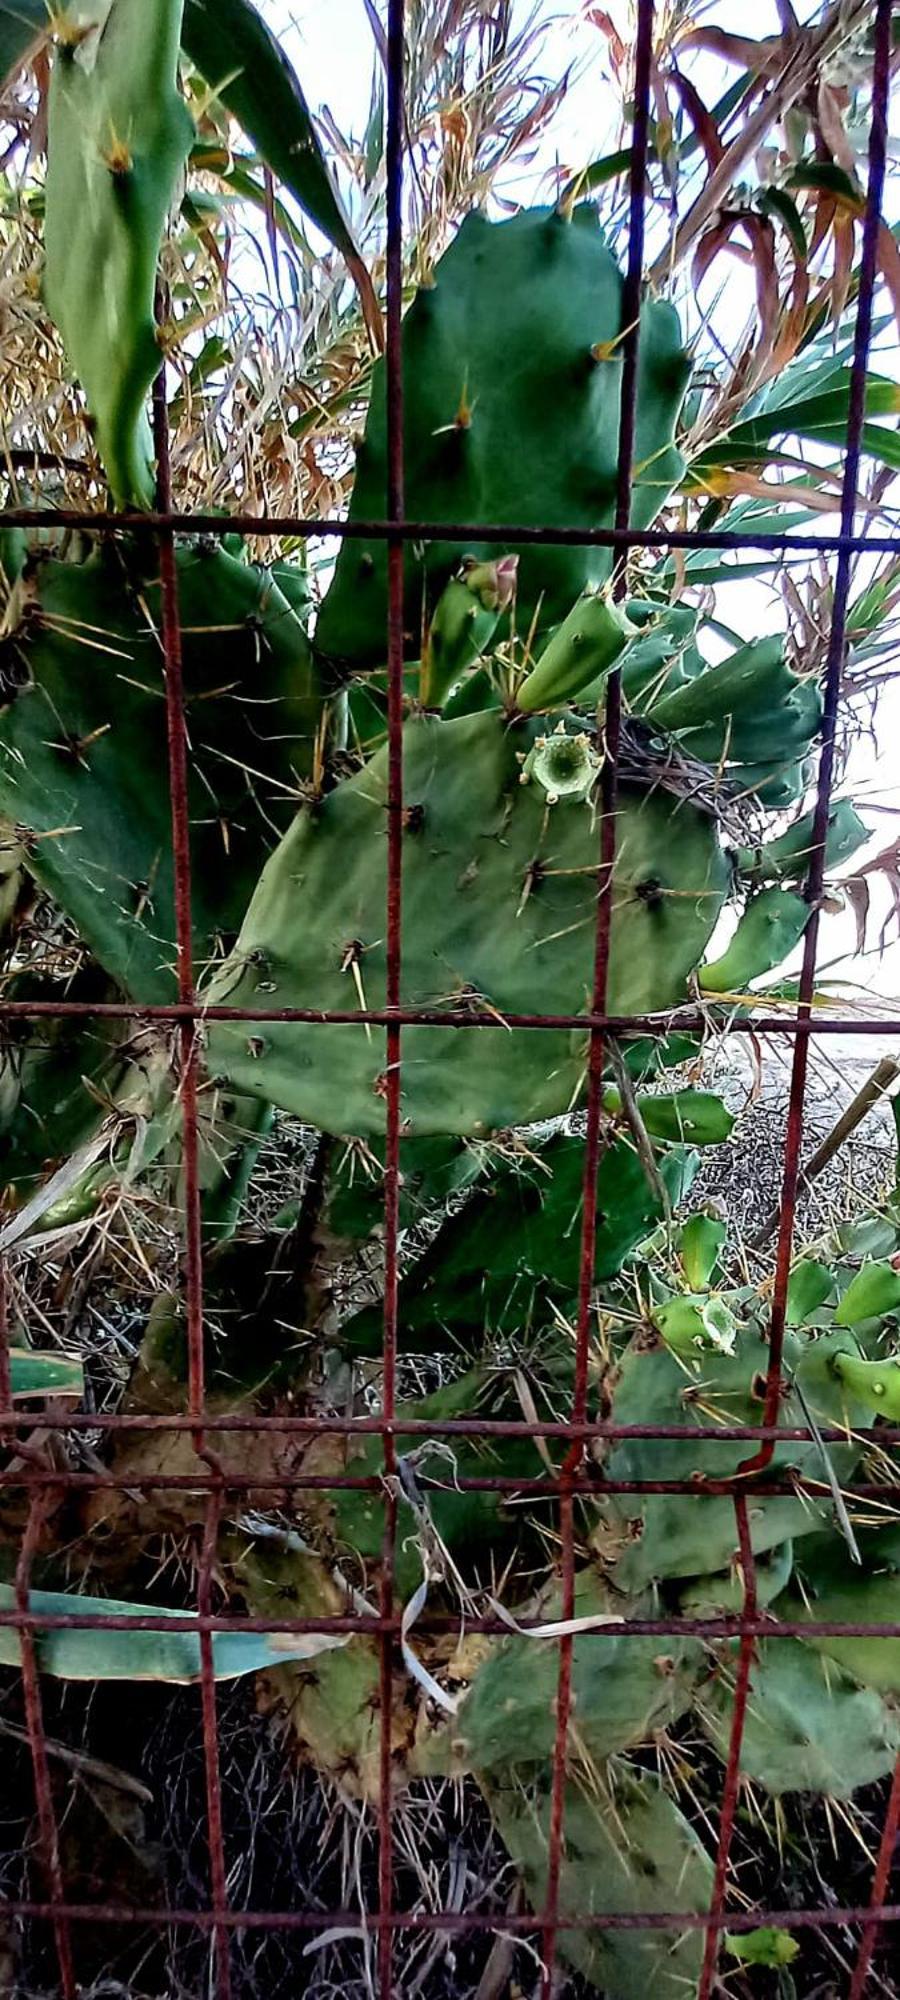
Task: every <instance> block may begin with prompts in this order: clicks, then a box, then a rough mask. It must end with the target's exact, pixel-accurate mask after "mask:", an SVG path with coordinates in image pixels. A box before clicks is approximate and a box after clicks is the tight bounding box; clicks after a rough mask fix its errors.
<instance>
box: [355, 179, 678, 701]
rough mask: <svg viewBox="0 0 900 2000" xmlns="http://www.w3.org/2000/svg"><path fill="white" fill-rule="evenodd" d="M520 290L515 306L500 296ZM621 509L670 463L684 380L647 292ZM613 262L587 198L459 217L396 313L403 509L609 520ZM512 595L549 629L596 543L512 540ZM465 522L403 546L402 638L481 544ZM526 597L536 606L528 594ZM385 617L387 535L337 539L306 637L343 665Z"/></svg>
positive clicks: (365, 481)
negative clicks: (429, 276) (464, 534)
mask: <svg viewBox="0 0 900 2000" xmlns="http://www.w3.org/2000/svg"><path fill="white" fill-rule="evenodd" d="M514 300H519V301H521V310H516V308H515V306H514V304H513V301H514ZM641 329H642V340H641V358H640V371H639V373H640V379H639V395H638V417H637V434H636V438H635V451H634V484H633V487H632V522H633V524H634V525H635V526H637V527H641V526H646V525H647V524H648V523H649V522H650V521H651V520H652V519H653V517H654V515H655V514H656V513H658V511H659V508H660V507H661V506H662V504H663V502H664V500H665V499H666V497H667V495H668V493H669V491H670V490H671V488H672V486H673V485H674V483H675V481H676V480H677V479H678V477H679V474H680V471H681V468H682V462H683V461H682V459H681V456H680V454H679V453H678V451H677V450H676V449H675V447H674V445H673V441H672V440H673V433H674V428H675V424H676V422H677V418H678V413H679V410H680V408H681V403H682V398H683V395H684V389H685V384H686V379H687V358H686V356H685V354H684V350H683V348H682V344H681V334H680V329H679V325H678V319H677V316H676V314H675V313H674V312H673V310H672V308H671V307H670V306H668V305H664V304H651V305H647V306H645V307H644V309H643V312H642V317H641ZM621 332H622V278H621V274H620V272H619V270H618V267H617V265H616V263H615V261H614V259H613V257H612V256H611V255H610V252H609V250H608V249H607V248H606V246H605V244H604V242H603V239H602V235H601V232H600V230H599V227H598V223H597V217H596V214H595V211H594V210H593V208H591V207H589V206H585V207H582V208H578V209H576V210H575V212H574V214H573V215H572V217H571V220H569V219H567V218H566V217H565V216H564V215H563V214H561V213H560V212H559V211H557V210H555V209H530V210H524V211H523V212H522V213H521V214H519V215H516V216H513V217H512V218H511V219H510V220H509V221H505V222H501V223H491V222H488V221H487V219H486V218H485V217H484V216H482V215H478V214H472V215H470V216H468V217H467V218H466V220H465V222H464V223H463V225H462V227H461V229H460V230H459V232H458V234H457V236H456V238H455V240H454V242H453V243H452V245H451V247H450V249H449V250H448V251H447V252H446V254H445V256H444V257H442V258H441V260H440V263H439V264H438V266H437V270H436V272H435V275H434V282H433V283H432V284H431V285H430V286H428V287H427V288H425V289H423V290H421V291H419V292H418V293H417V295H416V298H415V300H414V302H413V305H412V306H411V308H410V310H409V312H408V313H407V315H406V318H405V320H404V327H403V363H404V385H405V413H406V414H405V423H406V437H405V444H406V452H405V458H406V511H407V515H408V517H409V518H410V519H411V520H422V521H433V522H441V521H446V522H462V523H468V522H472V523H473V524H476V523H477V524H479V525H481V524H484V525H485V526H490V525H502V524H504V523H506V522H510V523H519V522H521V523H522V524H523V525H525V524H528V525H530V524H532V523H540V524H544V523H546V524H550V525H552V526H554V527H559V526H563V527H567V528H574V527H578V526H579V525H583V526H584V527H590V528H597V527H603V526H611V525H612V522H613V518H614V513H615V494H616V465H617V454H618V436H619V398H620V388H621V374H622V360H621V346H620V345H619V340H620V335H621ZM386 469H387V459H386V411H385V376H384V371H383V368H382V367H381V366H380V365H379V366H378V367H377V368H376V370H375V375H374V380H373V385H372V396H371V402H370V406H369V415H368V421H367V425H366V435H365V441H364V443H363V445H362V446H361V448H360V451H359V454H358V457H357V466H356V480H355V484H354V489H353V499H352V503H351V508H350V518H351V520H352V521H366V520H373V519H377V518H378V517H379V516H380V515H383V513H384V504H385V492H386ZM516 552H517V553H518V555H519V587H518V599H517V606H516V624H517V629H518V631H519V632H520V633H521V634H522V635H523V636H525V635H527V634H528V632H529V630H530V628H531V624H532V620H533V619H534V618H535V616H536V615H537V618H538V629H539V631H540V632H542V633H543V632H546V631H547V630H548V628H549V627H550V626H552V625H555V624H556V623H558V621H559V620H560V619H561V618H564V617H565V615H566V613H567V612H568V611H569V610H570V607H571V606H572V604H573V603H574V601H575V599H576V598H577V597H578V595H579V592H580V591H581V590H583V589H584V588H585V586H586V585H588V584H590V583H594V584H596V583H601V582H603V581H604V580H605V578H606V577H607V576H608V575H609V568H610V556H609V551H608V550H601V549H596V548H595V549H585V548H582V549H578V548H572V549H562V548H556V549H551V548H522V549H519V550H518V551H516V550H515V547H514V545H513V547H512V548H511V549H510V550H508V551H507V553H516ZM495 553H496V549H495V548H492V547H491V546H490V545H489V544H486V543H480V542H479V540H478V537H477V534H476V535H475V537H474V538H473V540H472V542H471V543H470V544H467V545H466V547H465V548H464V549H461V548H460V546H459V544H458V543H447V542H441V541H431V542H428V543H426V544H425V545H424V547H423V548H421V549H419V548H417V547H416V546H413V547H409V548H408V549H407V559H406V627H407V639H408V648H409V651H410V653H411V655H412V656H413V657H416V658H418V656H419V651H420V647H421V634H422V631H423V626H425V625H427V621H428V617H429V614H430V611H431V609H432V608H433V606H434V604H435V603H436V601H437V598H438V597H439V595H440V592H441V590H442V589H443V587H444V585H445V584H446V582H447V581H448V579H449V578H450V576H451V575H452V574H453V572H454V571H455V569H456V567H457V565H458V563H459V559H460V556H461V555H463V554H471V555H475V556H481V557H483V558H485V559H489V558H490V557H491V556H492V555H494V554H495ZM538 607H539V608H538ZM386 630H387V557H386V550H385V544H384V542H383V541H373V542H367V541H347V542H345V543H342V545H341V551H340V555H339V557H338V562H337V567H336V571H335V576H334V581H333V583H332V586H331V589H330V590H329V592H328V595H327V597H326V599H325V603H324V605H323V607H322V613H321V616H320V618H319V621H318V625H317V629H316V645H317V647H318V648H319V649H320V650H321V652H322V653H323V654H325V655H326V656H327V658H328V659H329V661H333V662H335V663H337V664H339V665H340V666H342V667H344V668H357V669H358V668H362V667H378V666H379V665H380V664H381V663H382V662H383V660H384V657H385V647H386V637H385V635H386Z"/></svg>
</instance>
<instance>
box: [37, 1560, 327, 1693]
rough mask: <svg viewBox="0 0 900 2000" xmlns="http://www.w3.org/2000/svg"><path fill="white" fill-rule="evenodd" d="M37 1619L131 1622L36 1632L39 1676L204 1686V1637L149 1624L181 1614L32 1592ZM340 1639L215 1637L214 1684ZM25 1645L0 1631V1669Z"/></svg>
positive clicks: (314, 1635)
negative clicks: (130, 1624) (128, 1620)
mask: <svg viewBox="0 0 900 2000" xmlns="http://www.w3.org/2000/svg"><path fill="white" fill-rule="evenodd" d="M15 1609H16V1593H15V1591H14V1589H13V1588H12V1585H11V1584H0V1613H2V1614H6V1616H8V1615H9V1613H11V1612H14V1611H15ZM28 1610H29V1613H30V1615H31V1616H32V1617H34V1618H36V1619H40V1618H42V1617H43V1618H72V1617H78V1616H79V1615H80V1616H81V1617H83V1618H84V1619H85V1620H88V1619H97V1618H133V1619H134V1620H135V1628H134V1629H133V1630H131V1631H129V1630H127V1629H122V1628H119V1627H116V1628H114V1629H113V1630H110V1629H109V1627H108V1626H102V1625H91V1624H87V1623H85V1624H84V1625H66V1626H51V1627H49V1628H47V1627H44V1628H42V1627H41V1626H40V1625H37V1626H35V1627H33V1628H32V1630H33V1631H34V1634H35V1645H36V1648H37V1657H38V1666H39V1667H40V1669H41V1671H42V1673H45V1674H54V1675H55V1676H56V1677H57V1679H59V1680H67V1681H176V1682H181V1683H184V1684H185V1685H187V1684H188V1683H190V1682H191V1681H198V1680H199V1679H200V1634H199V1632H198V1631H194V1630H191V1629H190V1627H189V1626H183V1627H182V1629H180V1630H179V1629H176V1630H174V1631H167V1630H165V1629H163V1630H159V1629H157V1630H155V1631H148V1630H147V1629H146V1628H145V1627H144V1626H142V1624H141V1623H139V1621H141V1620H144V1619H151V1618H152V1619H154V1620H162V1619H167V1618H174V1619H181V1620H183V1619H184V1618H185V1617H187V1616H190V1614H188V1613H185V1612H183V1611H171V1610H163V1609H161V1608H160V1606H159V1605H158V1604H125V1603H122V1602H121V1600H120V1599H118V1598H114V1597H82V1596H76V1595H74V1594H71V1593H69V1592H68V1591H58V1590H32V1591H31V1592H30V1593H29V1598H28ZM346 1644H347V1638H346V1635H345V1634H344V1633H342V1632H338V1633H335V1632H301V1633H297V1632H214V1633H213V1635H212V1654H213V1673H214V1675H215V1678H216V1680H217V1681H227V1680H237V1679H238V1678H239V1676H240V1675H241V1674H255V1673H260V1672H261V1671H262V1669H263V1668H264V1667H280V1666H283V1665H284V1663H285V1661H286V1660H310V1659H313V1658H314V1657H315V1655H316V1654H317V1653H327V1652H331V1651H332V1650H333V1648H334V1647H336V1646H346ZM20 1658H21V1642H20V1638H19V1633H18V1631H17V1629H16V1626H15V1625H14V1624H12V1623H6V1622H4V1623H3V1624H2V1625H0V1666H4V1667H17V1666H18V1665H19V1662H20Z"/></svg>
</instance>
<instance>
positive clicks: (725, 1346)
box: [652, 1292, 738, 1355]
mask: <svg viewBox="0 0 900 2000" xmlns="http://www.w3.org/2000/svg"><path fill="white" fill-rule="evenodd" d="M652 1318H653V1324H654V1326H655V1327H657V1328H658V1329H659V1332H660V1333H661V1334H662V1337H663V1340H664V1341H665V1343H666V1346H667V1347H670V1348H671V1350H672V1353H673V1354H684V1355H690V1354H692V1353H693V1352H694V1351H695V1350H696V1349H700V1350H701V1351H703V1350H704V1349H705V1350H712V1351H713V1352H717V1353H719V1354H732V1353H733V1352H734V1345H735V1341H736V1339H737V1331H738V1323H737V1320H736V1319H735V1316H734V1314H733V1312H732V1311H731V1309H730V1307H729V1306H727V1305H726V1304H725V1300H724V1299H720V1298H716V1297H715V1295H714V1294H710V1293H709V1292H697V1293H695V1294H694V1296H693V1297H692V1298H691V1297H689V1296H683V1297H680V1298H675V1299H667V1300H666V1301H665V1303H664V1304H663V1305H658V1306H654V1308H653V1313H652Z"/></svg>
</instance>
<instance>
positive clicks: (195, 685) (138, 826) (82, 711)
mask: <svg viewBox="0 0 900 2000" xmlns="http://www.w3.org/2000/svg"><path fill="white" fill-rule="evenodd" d="M178 584H179V595H180V605H181V618H182V625H183V652H184V679H185V692H186V719H187V728H188V743H189V761H190V766H191V792H190V800H189V809H190V819H191V835H192V864H193V881H192V910H193V919H194V950H195V957H196V962H197V965H198V968H199V970H200V971H201V972H202V971H203V969H204V968H205V967H207V966H208V965H209V963H210V961H212V960H213V959H215V957H216V956H220V957H221V955H222V953H223V951H224V950H226V949H227V948H228V946H229V945H230V944H231V943H232V942H233V939H234V936H235V933H236V931H237V929H238V926H239V924H240V921H241V917H242V915H243V912H244V909H245V907H246V904H247V901H248V899H249V897H250V895H251V893H252V890H253V888H254V886H255V883H256V880H257V878H258V875H259V872H260V868H261V866H262V863H263V861H264V859H265V857H266V854H267V853H268V852H269V850H270V849H271V847H272V845H273V844H274V842H275V840H276V838H277V834H278V832H279V831H280V830H281V828H282V827H283V826H284V825H285V824H286V823H287V821H288V820H289V818H290V816H291V813H292V812H293V810H294V809H295V806H296V803H297V797H298V781H302V778H303V774H304V773H306V772H310V771H311V769H312V766H313V760H314V756H315V743H316V736H317V732H318V729H319V726H320V720H321V703H320V699H319V693H318V686H317V676H316V673H315V669H314V668H313V665H312V661H311V656H310V650H309V642H308V640H307V638H306V634H305V632H304V630H303V627H302V625H301V623H300V621H299V619H298V618H297V617H296V615H295V613H294V612H293V611H292V609H291V607H290V605H289V604H288V602H287V600H286V599H285V598H284V596H283V595H282V593H281V591H280V590H279V588H278V585H277V584H276V583H275V582H274V581H273V580H272V578H271V577H269V576H268V575H267V574H266V573H265V572H263V571H261V570H259V569H255V568H253V567H252V566H251V565H249V564H246V563H243V562H240V561H238V560H237V559H236V558H235V557H234V556H232V555H228V554H226V553H225V551H224V550H221V549H210V548H208V547H204V546H203V545H201V544H197V545H193V546H190V545H189V546H186V547H183V548H181V550H180V551H179V556H178ZM11 603H12V605H13V612H14V616H17V618H18V625H17V627H16V628H15V629H14V631H13V634H12V641H13V643H14V647H15V663H16V672H17V678H18V691H17V693H16V694H15V697H14V699H13V700H12V701H11V702H10V704H9V705H8V706H7V707H6V709H5V710H4V711H3V712H2V713H0V812H2V813H3V814H4V815H5V816H6V817H7V818H8V819H9V820H11V821H13V822H14V823H15V825H16V827H17V830H18V836H19V839H20V842H21V846H22V850H23V852H24V855H25V858H26V862H27V867H28V869H29V871H30V872H31V873H32V874H33V876H34V877H35V878H36V880H37V881H38V882H39V883H40V884H41V886H42V887H43V888H45V889H47V890H48V891H49V892H50V893H51V894H52V895H53V896H54V897H55V898H56V900H57V902H58V903H59V904H60V905H61V906H62V908H63V909H64V910H65V911H66V913H67V915H68V916H69V917H70V918H71V919H72V920H73V921H74V923H75V924H76V925H77V927H78V930H79V932H80V934H81V936H82V938H83V939H84V940H85V941H86V942H87V943H88V944H89V945H90V947H91V949H92V951H93V953H94V955H95V957H96V958H97V960H98V961H99V963H100V964H101V965H102V966H103V967H104V968H105V970H106V971H107V972H108V973H109V974H110V975H111V976H112V978H114V979H115V980H116V982H117V983H118V985H119V986H120V987H122V988H123V989H124V990H125V992H126V993H128V994H129V995H130V996H132V997H133V998H134V999H136V1000H142V1001H148V1002H152V1001H165V1000H167V999H171V998H173V997H174V993H175V979H174V960H175V928H176V927H175V906H174V870H173V861H172V828H171V805H170V792H169V766H168V754H167V738H166V712H165V700H164V661H163V655H162V650H161V645H160V637H159V634H160V620H161V610H160V587H159V581H158V571H157V566H156V558H155V556H152V555H150V554H149V553H148V552H146V551H144V550H141V549H137V548H135V547H128V546H124V545H119V544H116V545H106V546H103V547H101V548H99V549H97V550H95V551H93V552H92V553H90V554H89V555H88V557H87V560H85V561H84V562H77V561H75V562H66V561H62V560H60V559H58V558H55V557H49V558H47V557H44V556H42V555H40V554H38V555H36V556H34V557H33V558H31V559H30V564H29V569H28V589H27V594H26V595H25V596H24V598H23V600H22V602H21V605H20V606H19V607H18V608H17V603H16V600H14V599H12V600H11ZM275 718H277V720H276V719H275Z"/></svg>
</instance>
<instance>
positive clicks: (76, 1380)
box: [9, 1347, 84, 1402]
mask: <svg viewBox="0 0 900 2000" xmlns="http://www.w3.org/2000/svg"><path fill="white" fill-rule="evenodd" d="M9 1372H10V1378H11V1382H12V1394H13V1402H16V1401H17V1399H18V1398H19V1397H28V1396H77V1397H78V1399H79V1401H80V1400H81V1397H82V1396H83V1395H84V1368H83V1366H82V1363H81V1360H80V1357H79V1356H78V1355H77V1354H36V1353H32V1351H31V1349H30V1348H27V1347H14V1348H13V1350H12V1353H11V1354H10V1357H9Z"/></svg>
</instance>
